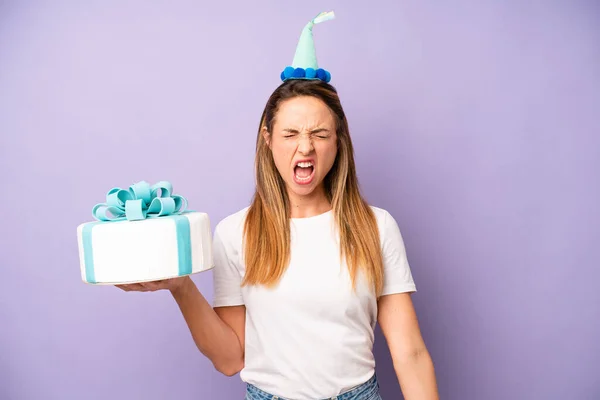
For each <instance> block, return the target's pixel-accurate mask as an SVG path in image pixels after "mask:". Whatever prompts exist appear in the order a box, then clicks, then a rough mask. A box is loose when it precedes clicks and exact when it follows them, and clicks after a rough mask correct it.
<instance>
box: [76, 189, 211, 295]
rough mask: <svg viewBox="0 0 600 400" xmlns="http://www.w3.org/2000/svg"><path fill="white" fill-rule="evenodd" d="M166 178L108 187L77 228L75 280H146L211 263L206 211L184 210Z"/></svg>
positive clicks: (182, 200)
mask: <svg viewBox="0 0 600 400" xmlns="http://www.w3.org/2000/svg"><path fill="white" fill-rule="evenodd" d="M172 192H173V188H172V186H171V184H170V183H169V182H166V181H161V182H158V183H156V184H155V185H152V186H150V185H149V184H148V183H146V182H144V181H142V182H139V183H136V184H134V185H132V186H130V187H129V189H120V188H114V189H111V190H110V191H109V192H108V194H107V195H106V203H101V204H97V205H96V206H94V207H93V210H92V215H93V216H94V218H95V221H90V222H86V223H82V224H80V225H79V226H78V227H77V239H78V246H79V261H80V268H81V278H82V280H83V281H84V282H86V283H90V284H111V285H113V284H123V283H135V282H147V281H154V280H160V279H169V278H175V277H179V276H185V275H190V274H194V273H198V272H202V271H206V270H209V269H211V268H212V267H213V256H212V234H211V227H210V220H209V217H208V215H207V214H206V213H203V212H197V211H186V208H187V200H186V199H185V198H184V197H182V196H179V195H174V194H173V193H172Z"/></svg>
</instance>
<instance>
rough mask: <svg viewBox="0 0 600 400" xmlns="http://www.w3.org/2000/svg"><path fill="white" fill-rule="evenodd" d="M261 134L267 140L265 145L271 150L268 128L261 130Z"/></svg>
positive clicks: (264, 127)
mask: <svg viewBox="0 0 600 400" xmlns="http://www.w3.org/2000/svg"><path fill="white" fill-rule="evenodd" d="M261 133H262V135H263V139H265V143H266V144H267V146H269V148H271V134H270V133H269V131H268V130H267V127H266V126H263V128H262V129H261Z"/></svg>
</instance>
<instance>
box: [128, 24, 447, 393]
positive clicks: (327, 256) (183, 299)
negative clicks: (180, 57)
mask: <svg viewBox="0 0 600 400" xmlns="http://www.w3.org/2000/svg"><path fill="white" fill-rule="evenodd" d="M314 21H315V20H313V21H311V23H314ZM311 28H312V25H311ZM288 72H289V71H288ZM288 75H290V74H289V73H287V72H286V73H285V74H282V78H283V80H284V82H283V83H282V84H281V85H280V86H279V87H278V88H277V89H276V90H275V91H274V93H273V94H272V95H271V97H270V98H269V100H268V102H267V105H266V107H265V110H264V112H263V115H262V118H261V121H260V126H259V131H258V137H257V146H256V165H255V166H256V193H255V196H254V198H253V201H252V203H251V205H250V206H249V207H246V208H244V209H242V210H240V211H238V212H236V213H234V214H232V215H230V216H228V217H227V218H225V219H224V220H222V221H220V222H219V223H218V224H217V226H216V228H215V232H214V261H215V268H214V270H213V276H214V291H215V298H214V301H213V304H212V305H211V304H209V303H208V302H207V300H206V299H205V298H204V297H203V295H202V294H201V293H200V292H199V290H198V289H197V287H196V286H195V284H194V282H193V281H192V280H191V279H190V278H189V277H182V278H176V279H170V280H166V281H160V282H149V283H140V284H135V285H123V286H120V287H121V288H122V289H123V290H126V291H130V290H135V291H155V290H161V289H166V290H169V291H170V292H171V293H172V295H173V297H174V299H175V301H176V302H177V304H178V305H179V307H180V310H181V312H182V314H183V317H184V319H185V321H186V323H187V325H188V327H189V329H190V332H191V334H192V336H193V339H194V341H195V343H196V345H197V347H198V348H199V350H200V351H201V352H202V354H204V355H205V356H206V357H208V358H209V359H210V360H211V362H212V363H213V365H214V366H215V368H216V369H217V370H218V371H220V372H221V373H223V374H225V375H228V376H232V375H234V374H237V373H241V378H242V379H243V380H244V381H245V382H246V383H247V394H246V399H325V398H337V399H339V400H342V399H344V400H346V399H357V400H376V399H381V397H380V395H379V386H378V383H377V380H376V376H375V361H374V357H373V352H372V349H373V340H374V328H375V325H376V323H377V322H379V324H380V326H381V329H382V332H383V334H384V336H385V338H386V340H387V343H388V347H389V349H390V351H391V356H392V359H393V364H394V369H395V372H396V375H397V377H398V381H399V383H400V386H401V388H402V391H403V394H404V396H405V398H406V399H407V400H416V399H420V400H426V399H427V400H430V399H437V398H438V395H437V389H436V383H435V377H434V369H433V363H432V361H431V358H430V356H429V354H428V351H427V348H426V346H425V344H424V342H423V339H422V336H421V334H420V330H419V327H418V322H417V318H416V315H415V310H414V308H413V304H412V302H411V297H410V293H412V292H414V291H415V290H416V288H415V284H414V281H413V278H412V275H411V272H410V268H409V265H408V262H407V258H406V254H405V249H404V243H403V241H402V237H401V234H400V231H399V229H398V225H397V224H396V221H395V220H394V218H393V217H392V216H391V215H390V214H389V213H388V212H387V211H385V210H383V209H381V208H377V207H374V206H370V205H368V204H367V203H366V202H365V201H364V200H363V198H362V197H361V194H360V192H359V187H358V181H357V176H356V170H355V164H354V158H353V147H352V141H351V139H350V134H349V129H348V123H347V120H346V117H345V114H344V111H343V109H342V106H341V104H340V100H339V98H338V95H337V92H336V90H335V89H334V87H333V86H331V85H330V84H329V83H328V81H329V79H330V75H329V73H322V72H320V73H319V77H318V78H315V79H306V76H304V77H302V76H296V77H294V76H292V77H290V76H288ZM294 78H298V79H294Z"/></svg>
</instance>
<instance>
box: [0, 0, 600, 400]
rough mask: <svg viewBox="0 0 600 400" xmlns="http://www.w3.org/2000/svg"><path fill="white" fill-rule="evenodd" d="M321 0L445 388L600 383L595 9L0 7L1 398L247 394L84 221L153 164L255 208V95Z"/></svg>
mask: <svg viewBox="0 0 600 400" xmlns="http://www.w3.org/2000/svg"><path fill="white" fill-rule="evenodd" d="M50 3H52V4H50ZM294 3H295V5H294ZM350 3H353V4H350ZM329 9H334V10H335V11H336V15H337V19H336V20H335V21H332V22H328V23H326V24H323V25H319V26H318V27H317V28H315V35H316V43H317V50H318V56H319V62H320V64H321V66H323V67H325V68H328V69H329V70H330V71H331V72H332V75H333V82H332V83H335V85H336V86H337V87H338V89H339V91H340V95H341V97H342V100H343V104H344V106H345V108H346V111H347V113H348V116H349V119H350V126H351V131H352V135H353V139H354V142H355V145H356V159H357V163H358V169H359V174H360V180H361V184H362V187H363V189H364V193H365V195H366V196H367V198H368V200H369V201H370V202H371V203H372V204H375V205H378V206H380V207H384V208H387V209H388V210H390V212H391V213H392V214H393V215H394V216H395V217H396V218H397V220H398V222H399V224H400V226H401V229H402V232H403V234H404V236H405V240H406V245H407V249H408V255H409V259H410V262H411V265H412V268H413V272H414V276H415V279H416V281H417V285H418V287H419V292H418V293H417V294H416V295H415V296H414V301H415V304H416V307H417V311H418V314H419V317H420V321H421V326H422V330H423V334H424V336H425V339H426V341H427V344H428V346H429V349H430V351H431V354H432V356H433V358H434V360H435V363H436V368H437V377H438V382H439V386H440V391H441V395H442V398H443V399H446V400H454V399H456V400H481V399H485V400H500V399H519V400H536V399H539V400H542V399H543V400H549V399H577V400H584V399H598V398H599V397H600V380H599V378H598V366H597V362H598V356H599V355H600V344H599V343H600V340H599V338H600V322H599V318H598V317H599V316H600V313H599V311H598V304H599V303H600V295H599V291H598V289H597V287H598V280H599V279H600V272H598V269H597V267H598V264H599V262H600V256H599V255H598V246H599V245H598V240H599V239H600V228H599V227H600V218H599V217H600V216H599V212H598V208H599V202H598V200H599V197H600V196H599V195H600V178H599V169H600V129H599V122H598V119H599V117H600V22H599V17H600V7H599V5H598V3H597V2H592V1H587V2H584V1H567V0H565V1H563V2H562V4H560V3H559V2H557V1H545V2H541V1H539V2H519V1H502V2H501V1H497V2H490V1H486V2H482V1H454V2H435V1H420V2H408V1H386V2H377V3H376V4H375V3H373V2H349V1H337V2H333V1H312V0H306V1H302V2H299V3H298V2H282V1H268V2H267V1H260V2H258V3H256V2H250V1H247V2H246V1H244V2H242V1H238V2H226V1H217V2H191V1H188V2H166V1H165V2H144V1H138V2H132V1H126V2H106V1H104V2H100V1H85V2H76V1H71V2H68V3H67V2H58V1H54V2H39V3H34V2H27V1H12V2H10V1H4V2H1V3H0V132H1V136H0V168H1V170H0V171H1V173H2V181H1V185H0V187H1V190H2V194H1V196H0V202H1V203H2V204H1V207H2V211H3V212H2V216H1V217H0V218H1V223H0V238H1V243H2V244H1V246H2V251H1V252H0V262H1V267H2V273H3V274H2V279H3V282H2V290H0V398H1V399H7V400H8V399H10V400H13V399H18V400H29V399H42V398H43V399H88V400H93V399H108V398H111V399H148V400H150V399H179V400H185V399H190V400H191V399H208V398H210V399H241V398H242V396H243V391H244V386H243V384H242V383H241V382H240V380H239V377H237V376H236V377H233V378H226V377H223V376H221V375H219V374H218V373H217V372H215V371H214V370H213V368H212V366H211V364H210V363H209V362H208V361H207V360H206V359H205V358H204V357H203V356H202V355H201V354H200V353H199V352H198V351H197V350H196V348H195V346H194V344H193V342H192V340H191V338H190V335H189V332H188V331H187V328H186V326H185V325H184V323H183V320H182V318H181V315H180V313H179V311H178V309H177V307H176V305H175V303H174V302H173V301H172V299H171V298H170V296H169V294H168V293H165V292H161V293H151V294H148V293H124V292H121V291H119V290H117V289H115V288H112V287H92V286H88V285H85V284H83V283H82V282H81V280H80V273H79V261H78V255H77V247H76V226H77V225H78V224H79V223H81V222H84V221H89V220H90V219H91V216H90V211H91V208H92V206H93V205H94V204H96V203H97V202H101V201H103V200H104V195H105V193H106V191H107V190H108V189H110V188H111V187H113V186H122V187H125V186H127V185H129V184H131V183H133V182H135V181H138V180H142V179H144V180H148V181H151V182H154V181H157V180H161V179H167V180H170V181H171V182H172V183H173V184H174V188H175V191H176V192H177V193H179V194H183V195H185V196H186V197H187V198H188V199H189V201H190V204H191V207H192V208H194V209H197V210H202V211H206V212H208V213H209V214H210V216H211V220H212V222H213V227H214V224H216V222H218V221H219V220H220V219H221V218H223V217H225V216H226V215H228V214H230V213H232V212H234V211H237V210H238V209H240V208H242V207H244V206H245V205H247V203H248V201H249V197H250V195H251V193H252V186H253V171H252V163H253V156H254V141H255V135H256V128H257V124H258V119H259V116H260V113H261V111H262V108H263V106H264V103H265V101H266V99H267V97H268V95H269V93H270V92H271V91H272V90H273V89H274V88H275V87H276V86H277V85H278V84H279V80H278V78H279V72H280V70H281V69H282V68H283V67H285V66H286V65H287V63H289V62H291V60H292V58H293V52H294V49H295V46H296V41H297V38H298V36H299V34H300V31H301V29H302V27H303V25H304V24H305V23H306V22H307V21H308V20H309V19H310V18H312V17H313V16H314V15H315V14H317V13H318V12H320V11H325V10H329ZM194 279H195V281H196V282H197V283H198V285H199V287H200V288H201V290H202V291H203V293H204V294H205V295H206V296H207V298H209V299H212V289H211V273H210V272H209V273H204V274H199V275H196V276H194ZM376 352H377V358H378V362H379V365H378V372H379V377H380V381H381V386H382V390H383V394H384V397H385V398H386V399H395V398H398V397H399V388H398V384H397V382H396V378H395V376H394V373H393V369H392V365H391V362H390V358H389V355H388V353H387V348H386V346H385V342H384V341H383V338H382V336H381V335H378V337H377V344H376Z"/></svg>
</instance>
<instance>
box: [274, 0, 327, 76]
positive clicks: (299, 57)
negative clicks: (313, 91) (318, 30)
mask: <svg viewBox="0 0 600 400" xmlns="http://www.w3.org/2000/svg"><path fill="white" fill-rule="evenodd" d="M333 18H335V15H334V13H333V11H328V12H322V13H320V14H319V15H317V16H316V17H315V18H313V19H312V20H310V21H309V22H308V23H307V24H306V26H305V27H304V29H303V30H302V34H301V35H300V40H298V45H297V46H296V54H294V60H293V61H292V65H290V66H287V67H285V69H284V70H283V71H282V72H281V80H282V81H286V80H288V79H320V80H322V81H324V82H329V81H330V80H331V74H330V73H329V71H327V70H325V69H323V68H319V64H318V63H317V54H316V52H315V43H314V41H313V33H312V29H313V26H314V25H315V24H319V23H321V22H325V21H329V20H330V19H333Z"/></svg>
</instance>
